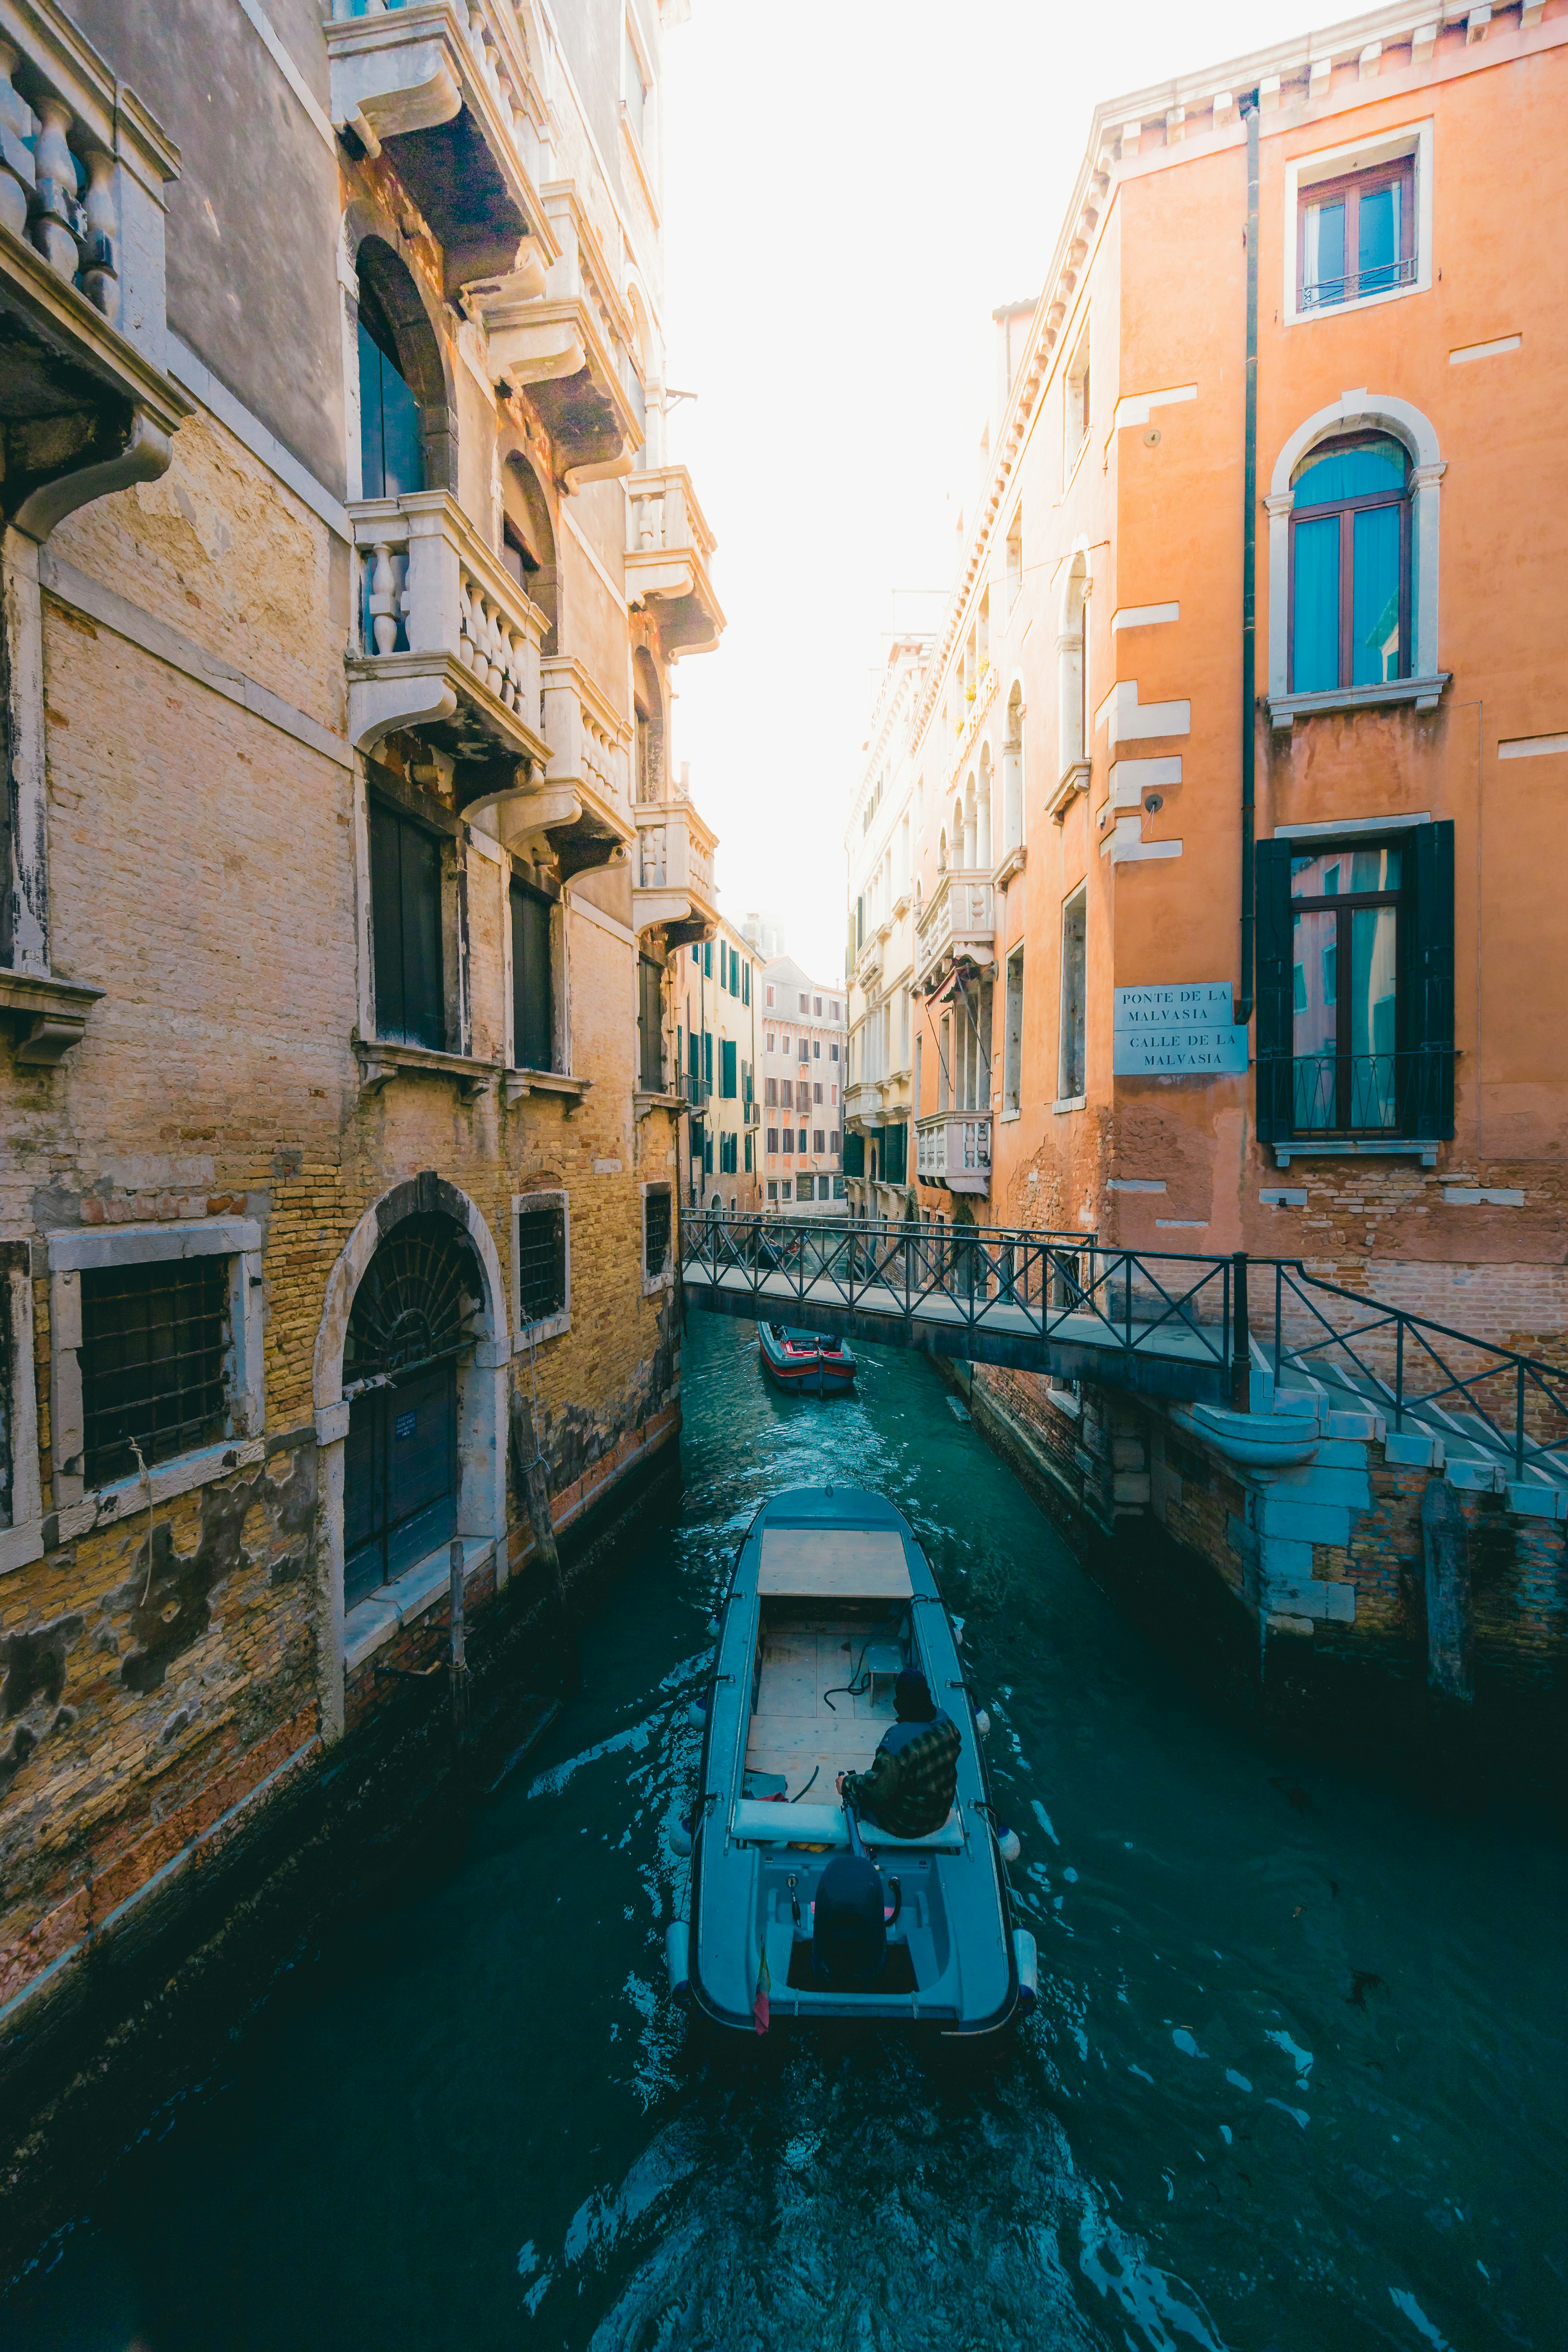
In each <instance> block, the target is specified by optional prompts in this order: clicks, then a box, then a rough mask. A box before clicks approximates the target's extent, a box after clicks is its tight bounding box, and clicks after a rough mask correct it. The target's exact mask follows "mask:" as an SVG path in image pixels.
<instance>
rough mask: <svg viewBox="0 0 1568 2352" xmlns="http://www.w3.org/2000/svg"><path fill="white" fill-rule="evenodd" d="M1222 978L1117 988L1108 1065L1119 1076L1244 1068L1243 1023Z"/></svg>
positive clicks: (1219, 1073)
mask: <svg viewBox="0 0 1568 2352" xmlns="http://www.w3.org/2000/svg"><path fill="white" fill-rule="evenodd" d="M1231 1011H1232V991H1231V987H1230V983H1229V982H1227V981H1223V980H1188V981H1174V982H1170V983H1169V984H1168V985H1162V984H1161V983H1159V982H1154V983H1153V984H1152V985H1151V986H1149V987H1147V988H1119V989H1117V990H1116V992H1115V1016H1114V1026H1113V1032H1112V1040H1111V1068H1112V1071H1113V1072H1114V1074H1115V1075H1116V1076H1117V1077H1119V1078H1123V1077H1125V1078H1131V1077H1151V1076H1152V1077H1167V1078H1168V1077H1183V1078H1194V1077H1201V1078H1216V1077H1227V1076H1235V1075H1236V1074H1237V1073H1238V1072H1241V1071H1244V1070H1245V1069H1246V1067H1247V1024H1246V1023H1245V1022H1237V1021H1233V1020H1232V1018H1231Z"/></svg>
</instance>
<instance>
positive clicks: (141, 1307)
mask: <svg viewBox="0 0 1568 2352" xmlns="http://www.w3.org/2000/svg"><path fill="white" fill-rule="evenodd" d="M228 1343H229V1261H228V1260H227V1259H226V1258H223V1257H203V1258H168V1259H164V1260H163V1261H162V1262H161V1263H159V1264H156V1265H115V1266H102V1267H94V1268H89V1270H88V1271H87V1272H85V1273H84V1274H83V1275H82V1277H81V1348H80V1350H79V1359H78V1360H79V1363H80V1366H81V1397H82V1426H83V1432H84V1438H85V1442H84V1444H83V1447H82V1478H83V1482H84V1484H86V1485H87V1486H103V1485H104V1484H106V1483H107V1482H108V1481H109V1480H110V1479H113V1478H125V1477H134V1476H135V1475H136V1469H137V1462H136V1450H135V1449H136V1447H138V1446H140V1448H141V1450H142V1459H143V1460H144V1461H146V1462H147V1463H149V1464H151V1463H153V1462H166V1461H167V1460H168V1459H169V1457H170V1456H171V1454H187V1453H189V1452H190V1451H191V1449H192V1448H193V1447H195V1446H197V1445H210V1444H214V1443H215V1441H216V1439H218V1438H220V1437H222V1436H223V1435H224V1433H225V1430H226V1424H227V1417H228V1403H227V1394H226V1381H225V1378H224V1371H225V1359H226V1355H227V1352H228Z"/></svg>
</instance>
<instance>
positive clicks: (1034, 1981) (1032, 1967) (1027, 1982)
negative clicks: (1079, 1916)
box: [670, 1927, 1040, 2017]
mask: <svg viewBox="0 0 1568 2352" xmlns="http://www.w3.org/2000/svg"><path fill="white" fill-rule="evenodd" d="M674 1932H675V1931H674V1929H673V1928H672V1929H671V1930H670V1933H671V1934H672V1935H673V1934H674ZM684 1932H685V1931H684V1929H683V1930H682V1933H684ZM1013 1952H1014V1956H1015V1958H1016V1960H1017V1963H1018V2007H1019V2010H1020V2011H1021V2012H1022V2014H1023V2015H1024V2016H1025V2017H1027V2016H1028V2014H1029V2011H1031V2010H1032V2009H1033V2008H1034V2006H1035V2003H1036V2001H1037V2000H1038V1999H1039V1997H1040V1958H1039V1954H1038V1952H1037V1950H1036V1948H1035V1939H1034V1937H1033V1936H1031V1935H1030V1933H1029V1931H1028V1929H1027V1927H1015V1928H1014V1930H1013Z"/></svg>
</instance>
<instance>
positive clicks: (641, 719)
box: [632, 646, 664, 801]
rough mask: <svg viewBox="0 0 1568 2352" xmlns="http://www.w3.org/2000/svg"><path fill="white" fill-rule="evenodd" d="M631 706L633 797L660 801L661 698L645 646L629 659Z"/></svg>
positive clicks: (662, 743)
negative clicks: (634, 744)
mask: <svg viewBox="0 0 1568 2352" xmlns="http://www.w3.org/2000/svg"><path fill="white" fill-rule="evenodd" d="M632 707H633V709H634V710H635V712H636V715H637V798H638V800H639V801H661V800H663V798H664V697H663V695H662V694H661V693H660V692H659V685H658V670H657V669H656V668H655V667H654V663H653V656H652V655H651V654H650V653H649V652H648V650H647V647H646V646H638V647H637V652H636V653H635V654H634V655H633V656H632Z"/></svg>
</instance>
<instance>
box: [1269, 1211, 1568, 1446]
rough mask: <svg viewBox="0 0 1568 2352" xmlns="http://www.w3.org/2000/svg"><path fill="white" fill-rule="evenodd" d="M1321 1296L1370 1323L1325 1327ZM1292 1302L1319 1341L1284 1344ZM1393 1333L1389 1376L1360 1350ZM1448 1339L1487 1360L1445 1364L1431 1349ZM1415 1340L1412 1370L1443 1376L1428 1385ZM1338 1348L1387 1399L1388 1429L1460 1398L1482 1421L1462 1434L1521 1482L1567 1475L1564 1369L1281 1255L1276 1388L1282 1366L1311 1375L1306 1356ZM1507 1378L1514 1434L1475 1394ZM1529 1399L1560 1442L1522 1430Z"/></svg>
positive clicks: (1276, 1299)
mask: <svg viewBox="0 0 1568 2352" xmlns="http://www.w3.org/2000/svg"><path fill="white" fill-rule="evenodd" d="M1309 1288H1310V1289H1311V1290H1314V1291H1318V1292H1321V1294H1322V1296H1323V1297H1327V1298H1340V1299H1343V1300H1344V1301H1345V1303H1346V1305H1347V1306H1350V1307H1359V1308H1362V1309H1363V1310H1365V1313H1366V1315H1367V1317H1368V1318H1369V1319H1367V1320H1363V1321H1362V1322H1359V1323H1355V1324H1352V1326H1351V1328H1349V1329H1347V1330H1341V1329H1340V1328H1338V1327H1337V1326H1336V1325H1334V1324H1333V1323H1331V1321H1330V1319H1329V1318H1328V1316H1327V1315H1326V1314H1324V1313H1323V1311H1322V1309H1321V1307H1319V1306H1318V1305H1317V1303H1316V1301H1315V1300H1314V1299H1312V1298H1310V1297H1307V1295H1306V1293H1307V1290H1308V1289H1309ZM1288 1296H1289V1297H1293V1298H1295V1299H1296V1300H1297V1301H1298V1302H1299V1303H1300V1306H1301V1307H1304V1308H1305V1309H1306V1311H1307V1312H1308V1313H1309V1314H1310V1316H1312V1317H1313V1318H1315V1320H1316V1322H1317V1323H1318V1324H1319V1325H1320V1326H1321V1332H1322V1336H1321V1337H1320V1338H1318V1339H1312V1340H1310V1341H1309V1342H1308V1343H1306V1344H1301V1343H1300V1342H1289V1341H1287V1339H1286V1337H1285V1303H1286V1299H1287V1297H1288ZM1384 1332H1389V1333H1392V1337H1393V1352H1394V1365H1393V1378H1392V1380H1390V1379H1389V1378H1388V1376H1387V1373H1386V1371H1385V1370H1382V1369H1380V1368H1379V1366H1378V1365H1377V1364H1376V1363H1373V1362H1372V1361H1370V1360H1368V1358H1369V1357H1370V1355H1371V1350H1370V1349H1366V1348H1364V1347H1362V1346H1358V1344H1357V1343H1358V1342H1364V1341H1365V1340H1366V1339H1369V1338H1370V1337H1372V1336H1373V1334H1381V1333H1384ZM1439 1340H1447V1341H1448V1342H1449V1343H1450V1344H1451V1346H1455V1347H1460V1348H1467V1349H1474V1350H1476V1351H1478V1352H1479V1354H1481V1355H1482V1356H1483V1357H1485V1358H1486V1359H1487V1361H1486V1362H1485V1363H1484V1364H1483V1366H1482V1367H1481V1369H1480V1370H1476V1371H1470V1372H1466V1371H1464V1370H1461V1369H1459V1368H1458V1366H1456V1365H1454V1364H1451V1363H1450V1362H1449V1361H1448V1360H1447V1357H1446V1356H1445V1355H1444V1353H1443V1350H1442V1349H1441V1348H1440V1347H1438V1346H1437V1344H1436V1342H1437V1341H1439ZM1413 1341H1414V1343H1415V1362H1416V1364H1417V1365H1420V1364H1423V1363H1429V1364H1430V1365H1432V1366H1435V1367H1436V1371H1437V1372H1438V1373H1439V1374H1440V1375H1441V1377H1440V1379H1439V1380H1438V1381H1437V1384H1436V1386H1433V1387H1427V1386H1425V1385H1423V1386H1420V1387H1415V1385H1414V1382H1415V1378H1416V1377H1417V1376H1416V1375H1415V1373H1414V1371H1413V1368H1412V1367H1411V1366H1410V1364H1409V1362H1408V1357H1409V1355H1410V1353H1411V1343H1412V1342H1413ZM1332 1350H1339V1351H1340V1352H1341V1353H1342V1355H1343V1357H1344V1358H1346V1359H1348V1360H1349V1362H1350V1363H1351V1364H1352V1366H1353V1367H1354V1370H1355V1371H1356V1374H1357V1376H1358V1377H1359V1379H1360V1380H1361V1381H1363V1382H1365V1383H1366V1384H1367V1388H1368V1390H1370V1392H1371V1394H1372V1396H1373V1397H1374V1398H1381V1399H1382V1400H1384V1401H1385V1402H1386V1406H1387V1409H1388V1411H1389V1412H1391V1413H1392V1416H1393V1420H1394V1429H1395V1430H1396V1431H1402V1430H1403V1428H1404V1425H1405V1417H1406V1415H1407V1414H1415V1415H1417V1416H1420V1415H1421V1414H1422V1413H1423V1412H1426V1411H1429V1410H1430V1409H1432V1408H1436V1409H1438V1410H1440V1411H1442V1412H1448V1411H1449V1410H1450V1408H1449V1407H1448V1405H1447V1402H1446V1400H1447V1399H1450V1398H1453V1399H1456V1400H1458V1399H1462V1400H1463V1402H1464V1406H1465V1409H1466V1411H1467V1412H1470V1413H1473V1414H1474V1415H1475V1417H1476V1419H1477V1420H1478V1421H1479V1423H1481V1424H1482V1430H1481V1432H1475V1431H1469V1430H1466V1431H1463V1432H1462V1434H1463V1435H1465V1436H1466V1437H1468V1438H1469V1439H1470V1441H1471V1442H1472V1443H1474V1444H1483V1445H1484V1444H1487V1443H1488V1442H1490V1443H1491V1444H1494V1445H1495V1446H1496V1447H1497V1449H1498V1450H1499V1451H1500V1452H1502V1453H1505V1454H1511V1455H1512V1458H1513V1465H1514V1473H1515V1475H1516V1476H1517V1477H1520V1478H1522V1477H1523V1475H1524V1473H1525V1470H1526V1468H1527V1466H1532V1465H1542V1464H1545V1463H1550V1464H1551V1465H1552V1470H1553V1471H1554V1472H1555V1473H1556V1474H1557V1475H1563V1474H1564V1473H1565V1472H1568V1459H1565V1458H1564V1456H1565V1454H1568V1367H1564V1366H1563V1365H1561V1364H1549V1363H1546V1362H1545V1361H1543V1360H1542V1359H1541V1358H1540V1357H1537V1356H1527V1355H1525V1354H1523V1353H1522V1352H1521V1350H1520V1349H1517V1348H1505V1347H1502V1346H1501V1345H1500V1344H1499V1343H1498V1342H1497V1341H1496V1340H1492V1339H1479V1338H1478V1337H1477V1335H1476V1334H1475V1333H1474V1332H1473V1331H1457V1330H1455V1329H1454V1328H1453V1327H1452V1325H1450V1324H1447V1323H1438V1322H1436V1321H1435V1320H1434V1319H1433V1318H1431V1317H1430V1316H1426V1315H1412V1314H1411V1313H1410V1312H1409V1311H1408V1309H1407V1308H1405V1307H1390V1306H1386V1305H1385V1304H1384V1302H1383V1301H1382V1300H1381V1299H1373V1298H1363V1297H1361V1296H1360V1294H1359V1293H1358V1292H1356V1291H1353V1290H1345V1289H1343V1288H1342V1287H1341V1286H1340V1285H1339V1284H1338V1283H1333V1282H1325V1281H1323V1280H1322V1278H1321V1276H1318V1275H1313V1274H1309V1273H1308V1272H1307V1269H1306V1267H1305V1266H1304V1265H1302V1264H1301V1262H1300V1259H1289V1258H1281V1259H1277V1260H1276V1261H1275V1272H1274V1384H1275V1387H1276V1389H1278V1388H1279V1386H1280V1385H1281V1379H1280V1375H1281V1372H1282V1370H1283V1368H1284V1366H1285V1365H1286V1364H1287V1363H1289V1364H1290V1365H1291V1366H1293V1367H1295V1368H1297V1369H1299V1370H1305V1371H1307V1373H1308V1375H1309V1377H1310V1376H1311V1370H1312V1367H1311V1365H1310V1364H1309V1362H1308V1359H1309V1358H1315V1359H1318V1360H1322V1359H1323V1358H1324V1357H1326V1356H1327V1355H1328V1354H1329V1353H1330V1352H1331V1351H1332ZM1498 1380H1506V1381H1509V1382H1510V1385H1511V1388H1512V1392H1513V1409H1512V1416H1511V1417H1512V1430H1511V1433H1509V1432H1506V1431H1505V1430H1504V1429H1503V1427H1502V1426H1501V1425H1500V1423H1499V1420H1498V1418H1497V1416H1496V1413H1495V1412H1494V1410H1493V1408H1492V1407H1491V1406H1490V1405H1489V1403H1488V1402H1487V1401H1486V1400H1485V1398H1484V1397H1482V1396H1480V1395H1479V1394H1478V1393H1477V1391H1478V1390H1479V1389H1480V1388H1481V1387H1482V1386H1483V1385H1484V1384H1485V1383H1486V1382H1488V1381H1498ZM1527 1400H1534V1401H1537V1402H1543V1403H1544V1405H1545V1406H1546V1408H1547V1409H1548V1410H1549V1411H1550V1412H1552V1413H1554V1414H1556V1415H1557V1416H1558V1418H1559V1420H1560V1421H1561V1422H1562V1423H1563V1429H1562V1433H1561V1435H1559V1436H1558V1437H1556V1438H1554V1439H1552V1440H1549V1441H1546V1442H1537V1441H1535V1440H1533V1439H1531V1437H1530V1436H1529V1435H1528V1433H1527V1430H1526V1425H1525V1422H1526V1415H1525V1406H1526V1402H1527Z"/></svg>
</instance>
